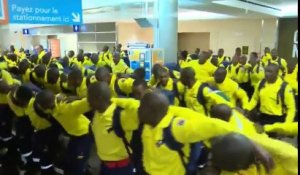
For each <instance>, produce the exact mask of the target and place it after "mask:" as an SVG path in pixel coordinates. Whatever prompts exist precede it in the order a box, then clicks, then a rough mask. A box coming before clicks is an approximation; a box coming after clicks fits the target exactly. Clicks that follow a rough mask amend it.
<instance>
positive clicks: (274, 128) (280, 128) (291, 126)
mask: <svg viewBox="0 0 300 175" xmlns="http://www.w3.org/2000/svg"><path fill="white" fill-rule="evenodd" d="M264 130H265V131H266V132H277V133H279V134H284V135H294V136H297V135H298V122H293V123H274V124H272V125H265V126H264Z"/></svg>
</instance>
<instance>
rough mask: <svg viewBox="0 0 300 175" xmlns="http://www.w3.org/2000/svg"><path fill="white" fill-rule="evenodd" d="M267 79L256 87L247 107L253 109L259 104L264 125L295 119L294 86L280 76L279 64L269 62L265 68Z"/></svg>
mask: <svg viewBox="0 0 300 175" xmlns="http://www.w3.org/2000/svg"><path fill="white" fill-rule="evenodd" d="M265 75H266V76H265V80H262V81H261V82H260V83H259V84H258V85H257V86H256V88H255V91H254V94H253V96H252V98H251V101H250V102H249V104H248V106H247V107H246V109H247V110H249V111H251V110H253V109H254V108H255V107H256V106H257V105H258V104H259V112H260V115H259V122H260V123H261V124H262V125H265V124H273V123H276V122H286V123H291V122H293V121H294V117H295V113H296V107H295V98H294V94H293V90H292V88H291V87H290V86H289V85H288V84H287V83H286V82H283V80H282V79H281V78H280V77H279V76H278V75H279V66H278V65H276V64H269V65H268V66H267V67H266V68H265Z"/></svg>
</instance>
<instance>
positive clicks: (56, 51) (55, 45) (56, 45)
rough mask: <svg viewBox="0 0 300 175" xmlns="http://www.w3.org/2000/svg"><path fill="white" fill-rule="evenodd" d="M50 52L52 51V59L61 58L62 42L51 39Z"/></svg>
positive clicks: (49, 41)
mask: <svg viewBox="0 0 300 175" xmlns="http://www.w3.org/2000/svg"><path fill="white" fill-rule="evenodd" d="M48 43H49V50H50V51H51V56H52V58H56V57H60V40H59V39H49V40H48Z"/></svg>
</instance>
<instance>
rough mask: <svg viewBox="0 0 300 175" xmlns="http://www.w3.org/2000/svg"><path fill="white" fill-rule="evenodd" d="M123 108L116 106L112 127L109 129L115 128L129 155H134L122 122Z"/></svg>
mask: <svg viewBox="0 0 300 175" xmlns="http://www.w3.org/2000/svg"><path fill="white" fill-rule="evenodd" d="M122 110H123V108H121V107H116V109H115V111H114V113H113V120H112V128H111V129H109V131H111V130H113V131H114V132H115V134H116V135H117V136H118V137H120V138H121V139H122V141H123V143H124V146H125V149H126V151H127V153H128V155H129V157H130V158H131V157H132V153H131V151H130V144H129V142H128V140H127V138H126V136H125V131H124V130H123V127H122V124H121V112H122Z"/></svg>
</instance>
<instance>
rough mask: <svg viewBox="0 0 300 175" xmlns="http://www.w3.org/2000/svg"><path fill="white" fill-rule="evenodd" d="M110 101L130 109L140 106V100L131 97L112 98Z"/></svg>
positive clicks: (136, 108)
mask: <svg viewBox="0 0 300 175" xmlns="http://www.w3.org/2000/svg"><path fill="white" fill-rule="evenodd" d="M111 101H112V102H114V103H116V104H117V106H119V107H121V108H124V109H126V110H131V111H137V110H138V108H139V106H140V101H138V100H135V99H133V98H112V99H111Z"/></svg>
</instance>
